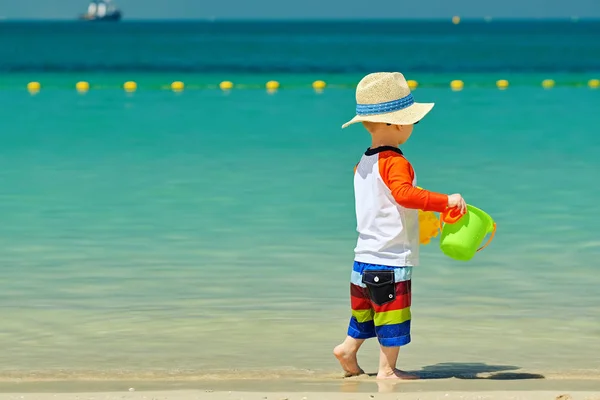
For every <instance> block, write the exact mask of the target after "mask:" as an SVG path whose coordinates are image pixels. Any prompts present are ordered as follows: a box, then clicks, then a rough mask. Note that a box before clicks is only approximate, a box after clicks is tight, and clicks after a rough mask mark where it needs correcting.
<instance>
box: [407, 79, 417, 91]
mask: <svg viewBox="0 0 600 400" xmlns="http://www.w3.org/2000/svg"><path fill="white" fill-rule="evenodd" d="M407 83H408V87H409V88H410V90H415V89H416V88H417V86H419V82H417V81H413V80H409V81H407Z"/></svg>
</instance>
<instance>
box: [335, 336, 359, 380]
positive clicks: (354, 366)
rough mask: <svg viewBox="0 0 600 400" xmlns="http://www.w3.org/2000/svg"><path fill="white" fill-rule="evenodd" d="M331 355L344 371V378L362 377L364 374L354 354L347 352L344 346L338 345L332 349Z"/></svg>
mask: <svg viewBox="0 0 600 400" xmlns="http://www.w3.org/2000/svg"><path fill="white" fill-rule="evenodd" d="M333 355H334V356H335V358H337V359H338V361H339V362H340V365H341V366H342V368H343V369H344V372H345V375H344V376H345V377H346V378H349V377H351V376H357V375H362V374H364V373H365V371H363V370H362V369H361V368H360V367H359V366H358V360H357V358H356V352H355V351H354V352H353V351H349V350H347V349H346V347H345V346H344V344H343V343H342V344H340V345H338V346H336V347H335V349H333Z"/></svg>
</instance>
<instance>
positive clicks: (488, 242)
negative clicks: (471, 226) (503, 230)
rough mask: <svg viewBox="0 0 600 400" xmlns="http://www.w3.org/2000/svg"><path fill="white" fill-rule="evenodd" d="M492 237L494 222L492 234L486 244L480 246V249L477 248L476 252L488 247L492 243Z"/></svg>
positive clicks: (494, 229)
mask: <svg viewBox="0 0 600 400" xmlns="http://www.w3.org/2000/svg"><path fill="white" fill-rule="evenodd" d="M494 235H496V223H495V222H494V228H493V229H492V234H491V235H490V237H489V239H488V241H487V243H486V244H484V245H483V246H481V247H480V248H478V249H477V251H481V250H483V249H485V248H486V247H488V246H489V245H490V243H492V239H494Z"/></svg>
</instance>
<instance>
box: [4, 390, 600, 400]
mask: <svg viewBox="0 0 600 400" xmlns="http://www.w3.org/2000/svg"><path fill="white" fill-rule="evenodd" d="M27 399H32V400H33V399H35V400H57V399H61V400H113V399H114V400H193V399H206V400H230V399H232V400H233V399H235V400H271V399H272V400H296V399H297V400H354V399H356V400H362V399H365V400H371V399H403V400H404V399H406V400H413V399H414V400H417V399H418V400H438V399H440V400H441V399H443V400H459V399H460V400H470V399H472V400H517V399H523V400H600V391H599V392H569V393H564V392H560V391H487V392H444V391H442V392H409V393H402V394H399V393H377V394H368V393H328V392H303V393H295V392H211V391H200V390H190V391H147V392H130V391H127V392H92V393H27V394H22V393H5V394H0V400H27Z"/></svg>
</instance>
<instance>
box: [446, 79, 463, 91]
mask: <svg viewBox="0 0 600 400" xmlns="http://www.w3.org/2000/svg"><path fill="white" fill-rule="evenodd" d="M464 87H465V83H464V82H463V81H461V80H458V79H457V80H453V81H452V82H450V88H451V89H452V90H457V91H458V90H462V89H463V88H464Z"/></svg>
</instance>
